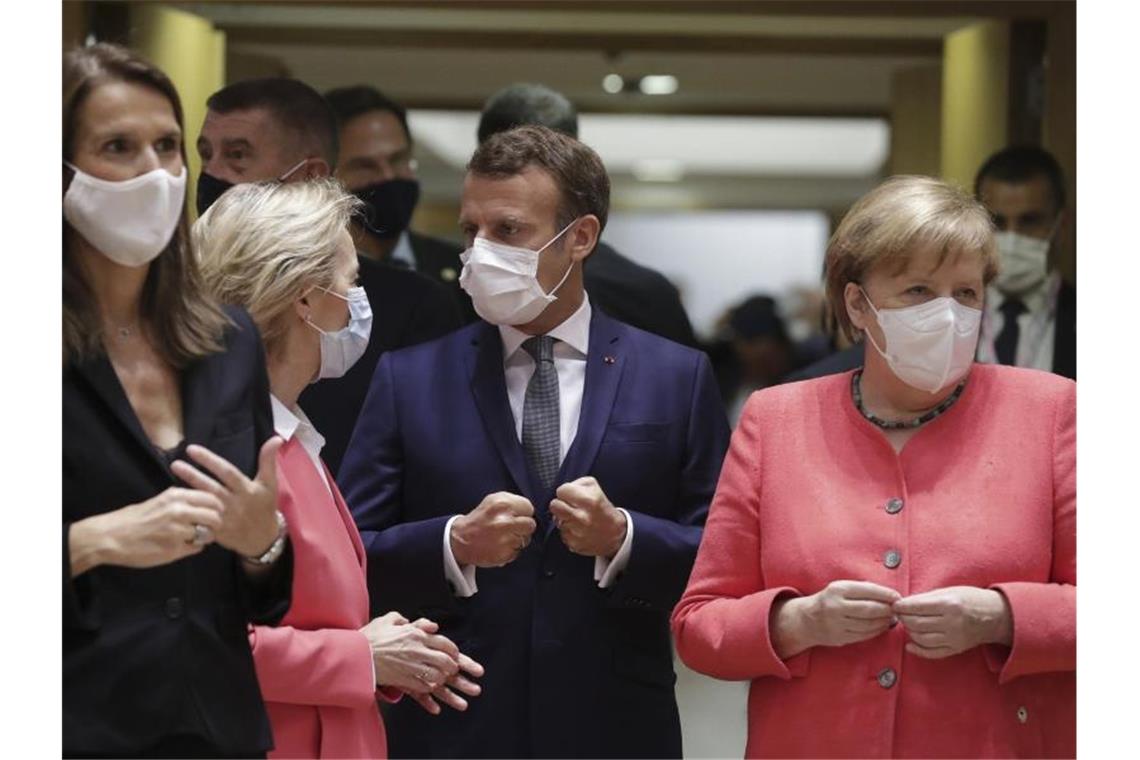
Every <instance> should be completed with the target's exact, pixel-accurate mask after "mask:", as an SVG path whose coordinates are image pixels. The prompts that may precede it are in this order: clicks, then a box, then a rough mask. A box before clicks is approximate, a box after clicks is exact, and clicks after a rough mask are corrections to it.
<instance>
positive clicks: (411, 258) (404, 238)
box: [388, 230, 416, 269]
mask: <svg viewBox="0 0 1140 760" xmlns="http://www.w3.org/2000/svg"><path fill="white" fill-rule="evenodd" d="M388 258H390V259H392V260H393V261H403V262H406V263H407V265H408V266H409V267H411V268H412V269H415V268H416V252H415V251H413V250H412V239H411V238H410V237H409V236H408V231H407V230H404V231H403V232H401V233H400V238H399V240H397V241H396V247H395V248H393V249H392V253H390V254H389V255H388Z"/></svg>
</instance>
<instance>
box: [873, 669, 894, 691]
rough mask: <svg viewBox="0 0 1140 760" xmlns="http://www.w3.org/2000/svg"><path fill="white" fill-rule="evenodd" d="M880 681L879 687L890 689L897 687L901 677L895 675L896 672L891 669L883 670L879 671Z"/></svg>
mask: <svg viewBox="0 0 1140 760" xmlns="http://www.w3.org/2000/svg"><path fill="white" fill-rule="evenodd" d="M878 680H879V686H882V687H883V688H884V689H889V688H891V687H892V686H894V685H895V683H896V682H897V681H898V680H899V677H898V674H897V673H895V671H894V670H892V669H891V668H883V669H882V670H880V671H879V677H878Z"/></svg>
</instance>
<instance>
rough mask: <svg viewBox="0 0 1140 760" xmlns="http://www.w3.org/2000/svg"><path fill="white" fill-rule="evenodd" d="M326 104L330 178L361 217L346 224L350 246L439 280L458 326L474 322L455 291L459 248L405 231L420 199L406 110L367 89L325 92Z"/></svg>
mask: <svg viewBox="0 0 1140 760" xmlns="http://www.w3.org/2000/svg"><path fill="white" fill-rule="evenodd" d="M325 99H326V100H327V101H328V102H329V105H330V106H332V109H333V113H335V114H336V119H337V126H338V127H339V130H340V132H339V137H340V156H339V158H338V160H337V166H336V172H335V173H336V177H337V179H339V180H340V181H341V182H342V183H343V184H344V186H345V188H346V189H347V190H348V191H349V192H350V193H352V194H353V195H355V196H356V197H357V198H359V199H360V200H361V201H363V202H364V205H365V213H364V214H363V215H362V216H361V217H360V218H359V219H357V220H356V221H355V222H354V224H353V225H352V236H353V240H355V241H356V247H357V249H358V250H359V251H360V253H361V254H362V255H364V256H368V257H370V258H373V259H375V260H377V261H387V262H389V263H391V264H394V265H396V266H402V267H407V268H409V269H413V270H415V271H417V272H419V273H420V274H423V275H424V276H426V277H430V278H432V279H433V280H436V281H437V282H440V283H442V284H443V285H444V286H445V287H447V289H448V290H449V291H450V292H451V294H452V297H453V298H454V299H455V303H456V306H457V307H458V308H459V310H460V312H461V314H462V315H463V319H464V322H473V321H475V320H476V319H478V317H477V316H476V315H475V311H474V309H472V308H471V299H470V298H468V297H467V296H466V295H465V294H464V293H463V291H462V290H461V289H460V288H459V270H460V268H461V267H462V264H461V263H460V261H459V254H460V253H461V252H462V250H463V249H462V248H461V247H460V246H458V245H455V244H454V243H451V242H449V241H447V240H441V239H439V238H434V237H429V236H428V235H421V234H419V233H418V232H413V231H412V230H411V229H410V228H409V227H408V225H409V224H410V223H411V221H412V214H413V213H414V212H415V210H416V204H418V203H419V200H420V183H419V181H418V180H417V179H416V161H415V159H414V158H413V157H412V149H413V145H412V133H411V131H409V129H408V114H407V111H406V110H405V109H404V107H403V106H401V105H400V104H399V103H396V102H395V101H393V100H391V99H389V98H388V97H386V96H385V95H384V94H383V93H381V92H380V91H379V90H377V89H376V88H374V87H369V86H367V85H357V86H354V87H341V88H338V89H335V90H330V91H328V92H326V93H325Z"/></svg>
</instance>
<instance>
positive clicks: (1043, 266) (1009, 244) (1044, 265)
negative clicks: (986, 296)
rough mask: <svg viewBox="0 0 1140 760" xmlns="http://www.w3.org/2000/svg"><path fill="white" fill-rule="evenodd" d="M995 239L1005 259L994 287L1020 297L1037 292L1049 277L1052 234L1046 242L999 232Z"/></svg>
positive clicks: (1002, 258)
mask: <svg viewBox="0 0 1140 760" xmlns="http://www.w3.org/2000/svg"><path fill="white" fill-rule="evenodd" d="M1054 229H1055V226H1054ZM994 238H995V239H996V240H997V248H998V255H999V256H1000V258H1001V273H1000V274H998V276H997V279H995V280H994V286H996V287H997V289H998V290H1000V291H1001V292H1003V293H1011V294H1015V295H1019V294H1021V293H1027V292H1029V291H1030V290H1033V288H1035V287H1037V286H1038V285H1040V284H1041V283H1042V282H1044V281H1045V277H1046V275H1048V273H1049V243H1050V241H1052V239H1053V233H1052V232H1050V233H1049V237H1047V238H1045V239H1044V240H1040V239H1038V238H1034V237H1029V236H1028V235H1021V234H1018V233H1016V232H999V233H997V234H996V235H995V236H994Z"/></svg>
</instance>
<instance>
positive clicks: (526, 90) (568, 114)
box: [478, 83, 697, 347]
mask: <svg viewBox="0 0 1140 760" xmlns="http://www.w3.org/2000/svg"><path fill="white" fill-rule="evenodd" d="M526 124H538V125H541V126H544V127H549V128H550V129H553V130H556V131H558V132H561V133H563V134H565V135H570V136H571V137H573V138H575V139H577V137H578V110H577V109H576V108H574V104H573V103H571V102H570V101H569V100H568V99H567V98H566V96H564V95H563V94H562V93H560V92H557V91H555V90H552V89H550V88H549V87H545V86H543V85H540V84H525V83H520V84H512V85H510V86H508V87H504V88H503V89H502V90H499V91H498V92H496V93H495V94H494V95H492V96H491V97H490V98H488V99H487V102H486V103H485V104H484V106H483V113H482V114H481V115H480V117H479V131H478V137H479V142H480V143H482V142H483V141H484V140H486V139H487V138H488V137H490V136H491V135H493V134H495V133H497V132H502V131H504V130H507V129H511V128H513V127H520V126H523V125H526ZM586 292H588V293H589V294H590V298H591V299H593V302H594V304H595V305H596V306H598V307H599V308H601V310H602V311H604V312H605V313H606V314H609V315H610V316H611V317H614V318H615V319H619V320H621V321H622V322H625V323H626V324H629V325H633V326H634V327H640V328H641V329H642V330H647V331H648V332H651V333H653V334H654V335H660V336H662V337H665V338H668V339H669V340H673V341H676V342H678V343H680V344H681V345H683V346H694V347H696V346H697V339H696V336H694V335H693V326H692V324H691V323H690V322H689V315H688V314H686V313H685V307H684V306H682V305H681V295H680V293H678V292H677V288H676V287H674V285H673V283H671V282H669V280H667V279H666V278H665V276H664V275H663V274H661V273H660V272H658V271H657V270H655V269H650V268H649V267H646V266H642V265H641V264H638V263H637V262H635V261H633V260H632V259H630V258H627V257H626V256H623V255H622V254H621V253H619V252H618V251H617V250H616V249H614V248H613V246H611V245H609V244H607V243H604V242H599V243H598V247H597V248H596V249H595V250H594V252H593V254H591V255H590V263H589V264H588V265H587V266H586Z"/></svg>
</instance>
